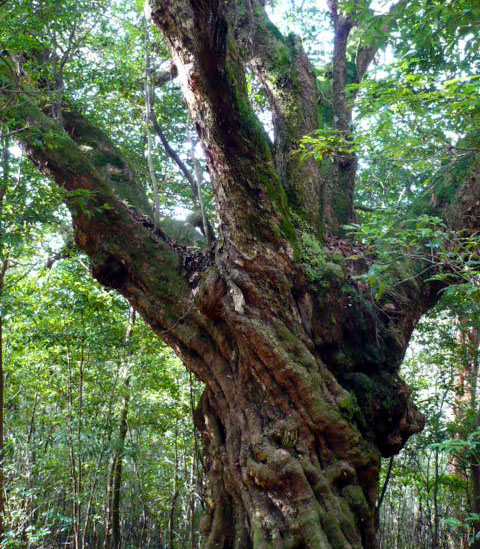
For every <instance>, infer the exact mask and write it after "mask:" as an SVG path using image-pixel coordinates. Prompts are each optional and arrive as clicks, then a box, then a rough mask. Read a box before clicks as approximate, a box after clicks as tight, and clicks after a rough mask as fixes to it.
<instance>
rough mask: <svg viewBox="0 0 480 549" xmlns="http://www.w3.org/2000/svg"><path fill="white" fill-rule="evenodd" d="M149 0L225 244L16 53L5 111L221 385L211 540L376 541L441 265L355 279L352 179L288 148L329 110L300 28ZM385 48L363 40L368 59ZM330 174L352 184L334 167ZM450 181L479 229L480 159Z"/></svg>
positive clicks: (167, 333) (200, 367) (408, 423)
mask: <svg viewBox="0 0 480 549" xmlns="http://www.w3.org/2000/svg"><path fill="white" fill-rule="evenodd" d="M151 9H152V18H153V21H154V22H155V23H156V24H157V25H158V27H159V28H160V29H161V30H162V32H163V33H164V36H165V38H166V40H167V42H168V44H169V47H170V50H171V53H172V58H173V61H174V63H175V67H176V70H177V71H178V79H179V81H180V85H181V87H182V90H183V93H184V96H185V99H186V101H187V104H188V107H189V110H190V114H191V116H192V119H193V121H194V124H195V126H196V129H197V132H198V134H199V137H200V139H201V140H202V143H203V145H204V149H205V153H206V157H207V162H208V165H209V170H210V172H211V174H212V181H213V185H214V193H215V198H216V204H217V210H218V216H219V219H220V227H219V233H220V234H219V239H218V242H217V244H216V247H215V250H212V249H208V250H206V251H197V252H195V251H192V249H190V248H185V247H182V246H181V245H179V244H176V243H175V242H173V241H172V239H171V238H170V237H169V236H168V234H166V233H165V232H163V231H162V230H161V228H155V227H154V225H153V222H152V221H151V216H152V212H151V211H150V208H149V206H148V203H147V201H146V199H145V193H143V191H142V189H141V187H140V186H139V184H138V179H137V178H136V177H135V174H134V173H133V172H132V170H131V168H130V167H129V166H128V164H127V163H126V162H125V161H124V159H123V158H122V156H121V154H120V152H119V150H118V149H117V148H116V147H115V146H114V144H113V143H112V142H111V141H110V140H109V139H108V138H107V137H106V136H105V135H104V133H103V132H102V131H100V130H99V129H98V128H95V127H94V126H93V125H92V124H91V123H90V122H89V121H88V120H87V119H86V118H85V117H83V116H82V115H80V114H79V113H78V112H76V111H75V110H74V109H73V108H72V107H71V106H70V107H69V108H65V109H64V110H63V124H64V126H63V128H62V127H60V126H59V124H58V123H57V122H56V121H54V120H52V119H51V118H49V117H48V116H46V115H45V114H44V113H43V112H42V110H41V109H40V108H39V106H38V105H36V104H35V103H34V100H32V98H31V97H30V96H29V94H28V91H27V90H24V89H23V88H21V87H20V85H19V84H18V83H17V82H16V79H15V74H14V71H12V70H11V66H10V65H9V63H8V59H4V61H3V62H2V65H1V71H0V92H1V95H0V97H1V98H2V99H1V101H2V119H3V120H4V122H5V123H6V124H8V125H9V126H10V128H11V129H12V130H19V129H21V131H20V132H19V133H18V137H19V139H20V140H21V142H22V146H23V148H24V149H25V150H26V152H27V154H28V155H29V157H30V158H31V159H32V161H33V162H34V163H35V164H36V165H37V166H38V168H39V169H40V170H42V171H43V172H44V173H47V174H49V175H51V177H53V179H54V180H55V182H56V183H57V184H58V185H60V186H61V187H62V188H64V189H65V191H66V195H65V196H66V202H67V204H68V205H69V207H70V209H71V211H72V216H73V222H74V229H75V239H76V243H77V245H78V246H79V247H80V248H81V249H82V250H84V251H85V252H86V253H87V254H88V255H89V256H90V257H91V266H92V273H93V275H94V276H95V277H96V278H97V279H98V280H99V281H100V282H101V283H102V284H104V285H106V286H108V287H111V288H114V289H115V290H117V291H119V292H121V293H122V294H123V295H124V296H125V297H126V298H127V299H128V300H129V301H130V303H131V304H132V305H133V306H134V307H135V309H136V310H137V311H138V312H139V313H141V314H142V316H143V317H144V319H145V320H146V321H147V322H148V323H149V324H150V326H151V327H152V329H153V330H154V331H155V332H156V333H157V334H158V335H159V337H161V338H162V339H164V340H165V341H166V342H167V343H168V344H169V345H171V346H172V347H173V349H174V350H175V351H176V352H177V353H178V355H179V356H180V357H181V358H182V359H183V360H184V362H185V364H186V365H187V367H188V368H189V369H190V370H191V371H192V372H193V373H195V375H197V376H198V378H199V379H201V380H202V381H203V382H204V383H205V384H206V390H205V393H204V395H203V398H202V401H201V406H200V407H199V409H198V410H197V413H196V418H195V420H196V424H197V426H198V427H199V429H200V430H201V433H202V436H203V442H204V448H205V455H206V464H207V475H208V481H209V490H208V502H207V503H208V513H207V515H206V516H205V517H204V520H203V522H202V531H203V534H204V538H205V546H206V547H208V548H224V549H227V548H236V549H243V548H250V547H251V548H255V549H260V548H271V547H278V548H298V549H300V548H305V549H306V548H309V549H310V548H318V549H328V548H362V547H363V548H371V547H374V546H375V500H376V497H377V477H378V470H379V460H380V456H381V455H383V456H391V455H393V454H394V453H396V452H398V451H399V450H400V448H401V447H402V446H403V444H404V443H405V441H406V440H407V438H408V437H409V436H410V435H411V434H412V433H415V432H417V431H419V430H420V429H421V428H422V425H423V418H422V417H421V415H420V414H419V413H418V411H417V410H416V408H415V406H414V405H413V404H412V403H411V402H410V400H409V389H408V387H407V386H406V385H405V384H404V383H403V382H402V381H401V380H400V378H399V377H398V370H399V367H400V364H401V362H402V359H403V356H404V353H405V351H406V348H407V345H408V342H409V339H410V336H411V334H412V331H413V329H414V327H415V325H416V323H417V322H418V320H419V318H420V316H421V315H422V314H423V313H424V312H426V311H427V310H428V309H429V308H430V307H432V306H433V305H434V303H435V302H436V300H437V299H438V292H439V290H440V289H441V288H440V282H437V283H436V285H434V284H431V283H429V282H428V278H429V277H430V276H431V274H432V273H431V271H427V270H426V269H425V268H424V266H423V265H421V264H419V263H413V262H412V263H405V265H402V266H401V267H402V268H401V269H400V268H399V269H398V273H395V272H392V274H391V278H392V285H393V286H394V287H395V292H394V293H393V292H392V293H389V292H386V293H385V294H384V297H383V298H382V299H381V300H379V301H375V300H374V299H373V298H372V297H371V295H370V292H369V291H368V289H367V288H365V287H363V286H362V285H361V283H359V282H358V279H357V278H356V277H355V275H358V274H361V273H364V272H366V270H367V269H368V267H369V266H368V264H367V261H365V262H359V261H352V260H350V259H349V255H353V250H354V246H355V244H354V243H352V242H349V241H347V240H343V241H340V240H339V238H338V237H336V236H335V235H334V232H335V230H336V229H337V228H338V226H339V223H344V222H346V221H348V220H349V219H351V218H352V216H353V208H352V200H351V196H353V189H350V190H349V193H350V195H349V196H350V198H348V197H347V202H348V203H347V205H346V207H344V206H345V204H343V206H342V208H340V209H339V208H338V204H336V203H335V198H334V196H335V192H327V191H326V190H325V185H326V180H325V176H324V172H323V171H322V167H318V166H316V165H314V164H313V163H308V164H306V165H302V164H300V163H299V161H298V158H295V157H292V156H291V152H292V151H293V150H294V149H295V147H296V144H297V143H298V140H299V139H300V138H301V137H302V136H303V135H304V134H305V133H307V132H309V131H312V130H313V129H315V128H316V127H318V123H319V117H320V114H319V113H318V112H317V105H318V97H317V91H316V84H315V79H314V76H313V71H312V69H311V67H310V65H309V62H308V59H307V57H306V56H305V53H304V52H303V50H302V48H301V44H300V42H299V41H298V39H295V38H292V37H290V38H284V37H282V35H281V34H280V33H279V32H278V30H277V29H275V27H274V26H273V25H272V24H271V23H270V22H269V21H268V18H267V16H266V14H265V12H264V9H263V7H262V5H261V2H258V1H256V0H248V1H246V2H242V1H241V0H239V1H238V2H233V3H224V2H221V1H219V0H153V1H152V5H151ZM336 17H340V15H339V14H338V12H337V14H336ZM342 17H343V16H342ZM349 24H352V25H353V24H354V23H353V22H350V23H349ZM336 28H339V25H338V24H337V25H336ZM339 32H340V31H339ZM342 32H343V34H345V28H343V31H342ZM343 34H342V35H341V36H337V39H338V41H339V42H338V45H337V47H336V56H337V58H338V60H337V63H340V64H341V63H342V58H343V57H344V55H345V52H346V49H345V48H346V45H347V42H346V43H345V48H344V44H343V42H341V39H342V37H343ZM346 35H347V36H346V37H344V38H345V40H346V41H348V32H347V33H346ZM374 49H375V46H374V45H372V44H366V45H365V47H364V48H363V49H361V51H364V52H367V53H368V55H367V54H365V56H366V57H365V59H363V61H361V62H360V65H361V69H360V72H361V76H363V74H364V72H365V70H366V69H367V67H368V62H369V60H371V59H372V58H373V50H374ZM342 56H343V57H342ZM247 64H249V65H250V67H251V68H252V70H254V71H255V72H256V73H257V75H258V77H259V79H260V81H261V82H262V83H263V85H264V87H265V90H266V94H267V97H268V98H269V100H270V102H271V108H272V112H273V115H274V125H275V130H276V135H275V143H274V145H273V146H272V144H271V143H270V141H269V139H268V137H267V136H266V135H265V132H264V130H263V128H262V126H261V125H260V123H259V122H258V120H257V118H256V117H255V115H254V113H253V111H252V109H251V106H250V104H249V101H248V96H247V90H246V85H245V70H246V65H247ZM336 68H337V70H338V71H341V70H343V69H342V67H341V66H340V67H338V66H337V67H336ZM334 72H335V71H334ZM336 78H337V83H336V84H334V86H333V87H332V90H333V93H335V94H338V93H340V94H342V93H345V89H344V85H345V78H344V77H342V74H340V73H338V74H337V77H336ZM342 86H343V88H342ZM13 89H14V90H15V93H10V92H11V91H12V90H13ZM19 97H20V98H21V100H20V101H19V100H18V99H19ZM342 101H344V99H342V97H336V99H335V104H336V107H335V109H336V111H337V117H338V125H339V129H341V130H342V131H343V130H344V131H349V130H348V128H347V127H346V126H345V118H344V115H345V116H346V117H347V119H346V124H347V126H348V117H349V116H350V114H349V113H348V112H345V111H344V110H342V109H344V108H345V104H344V103H343V105H342ZM342 113H343V114H342ZM342 117H343V118H342ZM332 120H333V117H332ZM39 133H40V134H41V135H42V136H43V137H42V140H39V139H38V138H37V137H38V135H39ZM327 173H328V174H329V178H330V179H329V180H328V181H327V183H328V186H329V187H330V188H331V189H334V190H335V189H336V190H337V191H338V190H339V188H340V187H338V186H341V185H343V184H344V180H343V182H342V181H341V179H342V178H341V177H339V175H338V170H337V171H335V170H333V171H328V170H327ZM350 175H352V174H350ZM350 175H349V177H350ZM354 175H355V169H353V175H352V177H353V178H352V179H351V181H350V180H349V181H350V182H351V183H353V180H354ZM335 177H338V178H339V179H338V180H336V179H335ZM448 184H449V185H450V186H452V187H455V189H456V190H455V192H452V193H451V201H450V202H449V203H448V204H446V203H442V204H441V205H439V207H440V206H441V207H443V211H444V215H445V216H446V217H448V219H449V220H450V222H451V223H452V224H453V225H455V226H457V227H461V228H463V229H471V230H476V229H478V220H479V218H480V217H479V215H478V214H479V213H480V212H479V211H478V209H479V206H478V204H480V201H479V198H480V190H479V172H478V169H476V170H475V165H474V164H472V168H471V169H470V170H468V171H466V172H465V174H464V177H463V178H462V180H458V181H455V182H453V181H452V182H450V183H448ZM79 191H81V192H82V194H81V197H82V200H81V201H79V195H78V192H79ZM337 194H338V192H337ZM432 198H434V197H433V196H430V197H427V198H425V200H424V204H425V205H428V207H431V205H432ZM421 207H422V204H421V203H418V204H416V205H415V208H416V209H418V208H421ZM415 208H414V209H415ZM126 235H128V238H125V236H126ZM305 236H308V238H305ZM339 244H341V246H340V245H339ZM349 250H352V254H349Z"/></svg>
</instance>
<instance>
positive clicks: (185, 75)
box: [151, 0, 291, 253]
mask: <svg viewBox="0 0 480 549" xmlns="http://www.w3.org/2000/svg"><path fill="white" fill-rule="evenodd" d="M224 6H225V4H224V2H221V1H220V0H198V1H190V0H167V1H163V0H162V1H160V0H153V1H152V3H151V9H152V18H153V21H154V22H155V23H156V25H157V26H158V27H159V28H160V29H161V30H162V31H163V33H164V36H165V37H166V39H167V42H168V44H169V46H170V50H171V53H172V57H173V61H174V63H175V65H176V66H177V68H178V72H179V79H180V84H181V87H182V91H183V93H184V96H185V99H186V101H187V104H188V107H189V110H190V114H191V116H192V119H193V121H194V124H195V126H196V129H197V132H198V133H199V136H200V138H201V140H202V143H203V145H204V148H205V152H206V158H207V162H208V165H209V168H210V171H211V173H212V174H213V181H214V192H215V195H216V200H217V206H218V212H219V217H220V221H221V229H222V230H223V232H224V234H225V235H226V236H228V238H229V240H230V242H232V244H234V245H235V246H236V247H237V249H238V250H240V249H242V251H244V252H245V253H251V249H252V248H251V244H252V242H253V237H254V234H253V233H252V226H255V235H258V233H260V234H261V235H262V239H263V240H264V241H265V242H268V241H270V242H275V244H276V245H278V244H279V243H281V242H284V241H285V236H286V233H288V232H289V226H291V225H290V220H289V216H288V212H287V209H286V207H285V195H284V193H283V191H282V188H281V183H280V179H279V175H278V172H277V171H276V169H275V165H274V161H273V158H272V155H271V150H270V147H269V144H268V139H267V137H266V135H265V132H264V130H263V128H262V126H261V124H260V123H259V121H258V120H257V118H256V116H255V114H254V112H253V110H252V108H251V106H250V104H249V101H248V95H247V89H246V82H245V66H244V62H243V59H242V57H241V56H240V54H239V51H238V47H236V45H235V38H234V36H233V35H232V33H231V29H230V28H229V23H228V21H227V18H226V16H225V12H224ZM192 28H193V29H194V32H192ZM290 234H291V233H290Z"/></svg>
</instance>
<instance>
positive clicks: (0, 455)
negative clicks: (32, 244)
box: [0, 131, 10, 541]
mask: <svg viewBox="0 0 480 549" xmlns="http://www.w3.org/2000/svg"><path fill="white" fill-rule="evenodd" d="M0 141H1V146H2V171H3V173H2V182H1V185H0V260H1V266H0V304H1V301H2V297H3V293H4V283H5V275H6V273H7V269H8V263H9V261H8V256H6V255H5V249H4V243H3V237H4V229H3V227H4V219H3V215H4V212H3V208H4V200H5V195H6V192H7V188H8V180H9V176H10V153H9V150H8V147H9V139H8V137H7V136H6V135H4V134H3V131H2V133H1V136H0ZM2 311H3V307H2V309H1V311H0V541H2V539H3V534H4V517H5V486H4V484H5V471H4V450H5V444H4V417H3V414H4V396H5V388H4V379H5V378H4V371H3V369H4V364H3V313H2Z"/></svg>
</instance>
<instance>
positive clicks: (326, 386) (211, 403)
mask: <svg viewBox="0 0 480 549" xmlns="http://www.w3.org/2000/svg"><path fill="white" fill-rule="evenodd" d="M272 260H273V261H272V264H271V265H268V263H267V262H266V261H265V258H264V257H262V256H257V257H255V259H253V260H251V261H250V262H249V263H248V265H247V264H245V265H244V267H243V268H242V269H241V270H240V269H239V268H238V266H237V267H236V269H235V270H234V269H233V266H232V268H230V269H229V272H230V273H232V272H235V275H234V276H230V277H229V280H225V279H222V277H221V276H217V277H216V278H215V281H213V280H212V281H211V282H210V284H209V286H210V288H211V291H210V292H206V293H199V294H198V298H197V303H198V305H199V307H200V308H201V310H203V311H204V312H205V316H206V317H208V320H207V321H206V322H205V326H206V327H207V328H208V331H209V333H210V335H211V337H212V339H213V341H214V342H215V343H214V344H212V345H211V346H210V349H211V354H210V356H208V357H204V359H206V360H208V362H209V371H210V372H212V373H213V374H214V375H213V379H212V377H210V378H209V379H208V380H205V381H206V382H207V385H208V387H207V390H206V391H205V394H204V395H203V398H202V401H201V405H200V407H199V410H198V411H197V414H196V422H197V426H198V427H199V428H200V430H201V432H202V434H203V439H204V444H205V450H206V458H207V474H208V480H209V482H208V485H209V487H210V491H209V498H208V504H209V515H208V518H206V519H204V521H203V524H202V529H203V532H204V533H205V534H206V535H207V536H208V542H207V547H212V548H213V547H225V548H227V547H237V548H243V547H245V548H248V547H305V548H315V547H318V548H328V547H345V548H347V547H358V548H360V547H374V546H375V511H374V504H375V500H376V497H377V476H378V468H379V458H380V450H381V451H382V453H383V454H384V455H389V454H391V453H393V452H396V451H398V449H399V448H400V447H401V446H402V445H403V443H404V441H405V440H406V438H407V437H408V436H409V435H410V434H411V433H412V432H415V431H417V430H419V429H420V428H421V426H422V420H421V418H420V417H419V416H418V414H416V413H415V412H414V411H413V409H412V408H410V407H409V406H408V404H407V401H408V390H407V389H406V387H405V386H404V385H403V384H402V383H401V382H400V381H399V380H398V379H396V376H395V374H394V372H395V370H396V368H397V366H398V359H399V357H398V348H397V349H396V348H395V343H394V341H390V342H389V343H387V342H385V343H384V344H383V345H379V341H381V339H382V336H379V335H378V334H376V332H375V328H376V327H375V318H374V316H373V315H371V314H368V313H366V311H365V310H360V309H359V308H358V304H356V303H355V302H354V301H353V300H352V299H351V296H349V295H348V294H347V295H346V296H344V297H343V298H342V297H341V288H343V289H345V286H342V285H341V283H340V282H339V281H335V280H332V279H330V284H331V287H330V289H329V291H328V293H325V292H324V291H318V288H314V286H313V285H310V284H309V282H308V281H307V280H306V279H305V278H304V277H303V276H302V274H301V272H299V271H296V270H295V267H294V266H293V265H289V266H288V268H287V269H286V271H285V272H282V270H281V265H282V259H281V258H280V257H278V258H272ZM275 265H276V266H277V269H276V270H274V266H275ZM253 278H255V279H256V280H255V282H254V281H253ZM326 282H327V280H323V281H322V284H320V286H322V285H323V284H325V283H326ZM336 284H337V288H335V285H336ZM347 287H350V288H351V289H352V291H353V290H354V284H353V283H350V286H347ZM273 288H274V290H273ZM307 288H310V289H311V290H312V292H311V293H310V292H309V291H305V289H307ZM330 300H331V301H330ZM377 322H378V319H377ZM345 325H347V326H349V328H348V329H345ZM340 326H343V328H340ZM378 328H379V325H377V329H378ZM377 337H378V338H379V339H378V340H377V341H376V338H377ZM212 343H213V342H212ZM214 345H215V346H214Z"/></svg>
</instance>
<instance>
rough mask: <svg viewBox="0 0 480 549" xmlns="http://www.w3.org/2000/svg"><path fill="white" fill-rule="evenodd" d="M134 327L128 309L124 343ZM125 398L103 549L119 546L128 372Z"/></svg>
mask: <svg viewBox="0 0 480 549" xmlns="http://www.w3.org/2000/svg"><path fill="white" fill-rule="evenodd" d="M134 325H135V311H134V310H133V309H132V308H130V311H129V319H128V325H127V330H126V333H125V343H126V344H127V345H128V342H129V340H130V338H131V335H132V331H133V327H134ZM125 366H126V368H129V351H128V350H127V359H126V364H125ZM124 391H125V396H124V400H123V406H122V411H121V416H120V424H119V428H118V439H117V442H116V447H115V451H114V453H113V458H112V465H111V469H110V474H109V480H108V490H107V517H106V522H105V543H104V547H105V548H110V547H112V548H113V549H119V547H120V546H121V530H120V504H121V495H122V492H121V490H122V472H123V453H124V448H125V439H126V436H127V431H128V405H129V401H130V372H129V371H127V373H126V376H125V383H124Z"/></svg>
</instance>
